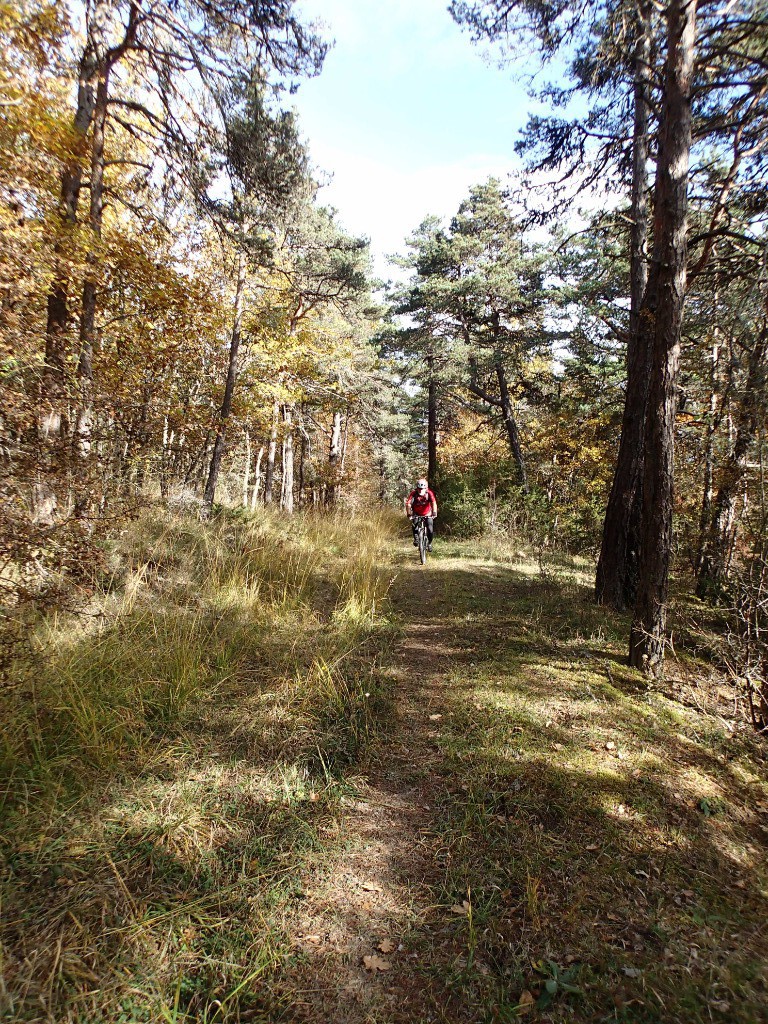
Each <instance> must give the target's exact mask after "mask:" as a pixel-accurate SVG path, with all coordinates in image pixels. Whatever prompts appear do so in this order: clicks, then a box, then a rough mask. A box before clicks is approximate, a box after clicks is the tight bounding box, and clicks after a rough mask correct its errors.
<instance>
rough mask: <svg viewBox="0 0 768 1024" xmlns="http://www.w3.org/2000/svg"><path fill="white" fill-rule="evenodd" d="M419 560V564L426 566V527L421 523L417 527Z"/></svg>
mask: <svg viewBox="0 0 768 1024" xmlns="http://www.w3.org/2000/svg"><path fill="white" fill-rule="evenodd" d="M419 558H420V559H421V564H422V565H426V562H427V527H426V524H425V523H424V522H423V521H422V522H421V524H420V526H419Z"/></svg>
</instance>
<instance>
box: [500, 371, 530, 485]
mask: <svg viewBox="0 0 768 1024" xmlns="http://www.w3.org/2000/svg"><path fill="white" fill-rule="evenodd" d="M494 368H495V370H496V379H497V381H498V382H499V398H500V402H501V415H502V417H503V419H504V428H505V430H506V431H507V439H508V441H509V450H510V452H511V454H512V459H513V461H514V463H515V466H516V467H517V474H518V478H519V480H520V484H521V486H522V488H523V490H524V491H525V492H526V494H527V493H528V475H527V473H526V471H525V460H524V458H523V450H522V448H521V447H520V435H519V434H518V431H517V423H516V422H515V411H514V408H513V406H512V397H511V395H510V393H509V386H508V385H507V374H506V371H505V370H504V364H503V363H502V361H501V358H500V357H498V356H497V358H496V360H495V361H494Z"/></svg>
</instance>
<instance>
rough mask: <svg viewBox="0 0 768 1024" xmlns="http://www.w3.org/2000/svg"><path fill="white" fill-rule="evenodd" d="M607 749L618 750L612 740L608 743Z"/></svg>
mask: <svg viewBox="0 0 768 1024" xmlns="http://www.w3.org/2000/svg"><path fill="white" fill-rule="evenodd" d="M605 749H606V750H615V749H616V744H615V743H614V742H613V741H612V740H609V741H608V743H606V744H605Z"/></svg>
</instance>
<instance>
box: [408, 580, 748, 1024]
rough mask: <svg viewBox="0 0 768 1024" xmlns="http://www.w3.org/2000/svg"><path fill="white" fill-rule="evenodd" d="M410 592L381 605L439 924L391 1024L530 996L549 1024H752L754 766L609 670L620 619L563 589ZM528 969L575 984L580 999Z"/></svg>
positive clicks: (481, 1009) (440, 584)
mask: <svg viewBox="0 0 768 1024" xmlns="http://www.w3.org/2000/svg"><path fill="white" fill-rule="evenodd" d="M405 576H406V578H407V579H408V580H412V579H413V577H412V575H411V573H410V572H409V571H408V570H406V572H405ZM419 580H420V586H417V585H416V584H414V585H413V586H411V585H410V583H406V584H405V585H402V586H400V588H399V590H398V595H397V596H396V602H397V604H398V606H399V608H400V611H401V614H403V616H404V618H405V619H406V621H408V619H409V618H417V619H418V626H416V627H410V629H407V640H406V651H408V645H410V655H411V657H414V658H415V660H416V663H417V664H418V665H419V666H420V671H419V672H418V673H417V676H416V677H417V679H424V683H423V684H422V685H421V696H420V699H419V696H418V695H417V698H416V704H417V705H418V704H419V702H420V700H421V702H422V703H423V704H424V706H425V707H429V708H433V709H435V708H437V709H439V710H440V712H441V713H442V715H443V718H442V720H441V723H440V729H439V734H438V736H437V737H436V739H435V740H434V741H433V742H434V743H435V744H436V745H437V748H438V749H439V751H440V754H441V757H442V760H441V763H440V766H439V769H438V772H439V782H436V783H435V784H434V785H435V788H436V789H437V790H438V794H437V795H436V796H435V801H436V803H438V805H439V813H437V814H435V816H434V819H433V822H432V829H433V838H432V844H433V845H432V848H433V851H434V856H435V860H436V863H437V864H439V866H440V869H441V870H440V871H436V873H435V876H434V880H433V886H434V889H433V892H432V893H431V895H430V897H429V899H430V900H431V902H432V903H433V904H438V905H440V906H441V907H442V908H443V909H442V912H441V913H440V914H439V915H437V916H436V918H435V921H434V928H433V930H432V932H431V934H430V936H429V937H426V936H425V935H424V934H423V933H421V934H414V935H413V936H412V940H411V941H412V943H413V948H414V949H416V950H418V952H419V959H420V961H421V962H424V963H426V964H432V965H438V966H435V968H434V969H433V970H430V969H426V970H425V972H424V975H425V977H424V983H425V989H424V991H422V992H420V993H419V994H418V997H417V998H416V1000H415V1003H414V1006H413V1007H412V1008H411V1011H410V1013H411V1016H410V1018H409V1017H408V1015H407V1014H404V1016H403V1019H414V1020H415V1019H427V1018H426V1017H423V1018H422V1017H420V1016H418V1014H419V1013H426V1012H427V1011H426V1010H425V1007H427V1006H430V1007H431V1011H430V1012H437V1010H438V1008H439V1007H443V1008H444V1007H445V1006H447V1005H449V1004H452V1005H453V1007H454V1011H453V1012H454V1014H455V1019H457V1020H465V1019H466V1020H478V1021H480V1020H483V1021H484V1020H488V1021H490V1020H507V1019H510V1020H511V1019H513V1018H514V1016H515V1012H516V1011H515V1007H516V1006H518V1004H519V999H520V996H521V993H522V992H524V991H531V990H532V991H533V992H534V995H535V996H540V997H541V998H542V999H544V1000H546V999H547V998H549V996H547V995H546V994H545V993H547V988H546V982H547V981H549V982H550V983H551V991H550V992H549V995H553V993H554V996H553V1003H552V1006H551V1007H550V1009H549V1010H548V1014H549V1015H551V1016H548V1019H551V1020H561V1019H562V1020H583V1021H593V1020H625V1021H638V1022H639V1021H649V1022H650V1021H659V1022H661V1021H668V1020H673V1019H674V1020H686V1021H702V1022H703V1021H705V1020H706V1021H709V1020H711V1019H713V1017H714V1018H715V1019H722V1020H728V1021H743V1022H744V1024H747V1022H753V1021H757V1020H760V1019H765V1018H764V1007H765V1000H766V994H767V993H768V977H767V976H766V971H765V963H766V962H768V959H767V955H768V936H767V935H766V930H765V925H764V920H765V918H764V913H765V909H766V906H765V894H766V885H767V883H768V878H766V872H765V862H766V858H765V853H766V848H767V847H768V842H767V841H766V840H767V839H768V830H767V829H766V827H765V825H766V820H765V815H764V814H762V815H761V812H760V811H759V810H758V809H756V803H757V804H759V798H760V796H761V795H762V794H763V786H762V784H761V783H760V779H759V772H760V769H761V768H764V766H765V754H764V751H761V750H760V748H759V746H758V745H757V744H756V743H755V742H754V741H753V739H752V738H751V737H748V736H744V737H740V738H736V739H734V740H728V739H726V738H725V736H724V735H723V734H722V727H721V724H720V723H719V721H718V719H717V717H716V716H715V715H707V713H706V711H705V710H701V711H695V712H694V711H692V709H690V708H684V707H682V706H679V705H676V704H675V702H674V701H672V700H670V699H669V698H668V697H666V696H665V695H664V694H663V693H659V692H656V691H654V690H652V689H649V688H648V686H647V685H646V683H645V681H644V680H643V679H642V677H640V676H639V675H638V674H637V673H635V672H633V671H632V670H630V669H629V668H627V667H625V666H624V665H622V664H621V658H620V656H619V655H618V653H617V648H618V649H621V646H623V641H624V636H625V630H626V620H624V619H621V618H619V617H615V616H611V615H610V614H608V613H606V611H605V610H604V609H600V608H597V607H596V606H594V605H592V604H589V605H585V603H584V597H585V595H584V588H578V589H574V588H573V587H571V586H570V585H567V586H566V587H564V588H562V589H560V590H558V588H557V587H556V586H554V585H553V583H552V581H551V580H550V579H546V580H537V579H535V578H534V579H532V578H531V577H530V576H528V575H527V574H525V573H523V572H520V571H518V570H516V569H515V568H514V567H510V568H507V569H499V568H495V569H493V570H492V571H489V570H488V569H487V568H486V567H485V566H484V565H481V566H479V567H477V568H475V567H467V566H466V563H463V564H460V565H457V564H455V563H454V562H453V561H451V560H446V561H444V562H442V563H441V562H440V560H435V561H434V562H433V563H431V565H430V566H429V573H428V574H425V575H423V576H421V577H419ZM435 652H438V655H439V656H440V657H442V658H443V659H444V660H445V662H446V664H445V665H443V666H437V665H435V667H436V668H437V669H438V671H440V670H442V673H443V677H442V678H441V679H438V680H437V681H436V680H435V679H433V678H431V676H430V664H431V663H432V662H433V661H434V659H435ZM407 656H408V655H407V654H406V657H407ZM428 728H429V725H428V723H427V722H425V729H428ZM714 735H719V737H720V742H718V743H717V744H713V742H712V737H713V736H714ZM762 799H763V800H764V799H765V797H764V796H762ZM426 899H427V898H426V897H425V902H426ZM462 901H466V903H464V906H470V907H471V908H472V909H471V913H468V914H465V915H464V916H461V915H459V916H458V918H457V917H456V916H455V915H452V914H451V912H450V910H449V909H448V908H450V907H452V906H461V905H462ZM548 961H551V962H552V963H554V964H555V965H557V966H558V968H559V969H561V970H562V971H565V970H566V968H568V967H569V966H574V967H575V968H576V971H575V973H576V975H577V977H578V984H579V986H580V987H581V989H582V993H581V995H580V996H572V995H568V994H567V993H566V992H564V991H563V990H562V988H561V989H560V990H558V988H557V983H556V980H555V978H556V975H557V971H555V972H554V974H553V968H552V966H551V965H549V966H548V965H547V962H548ZM446 963H450V964H451V965H452V966H451V968H450V969H446ZM446 978H447V979H448V984H447V986H446V984H445V979H446ZM459 1011H460V1012H459ZM414 1014H415V1015H414ZM451 1019H454V1018H451Z"/></svg>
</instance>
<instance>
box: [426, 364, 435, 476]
mask: <svg viewBox="0 0 768 1024" xmlns="http://www.w3.org/2000/svg"><path fill="white" fill-rule="evenodd" d="M427 367H428V370H429V377H428V383H427V479H428V480H429V486H430V487H434V486H435V485H436V483H437V381H436V380H435V372H434V368H435V357H434V355H432V354H431V353H430V354H429V355H428V356H427Z"/></svg>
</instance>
